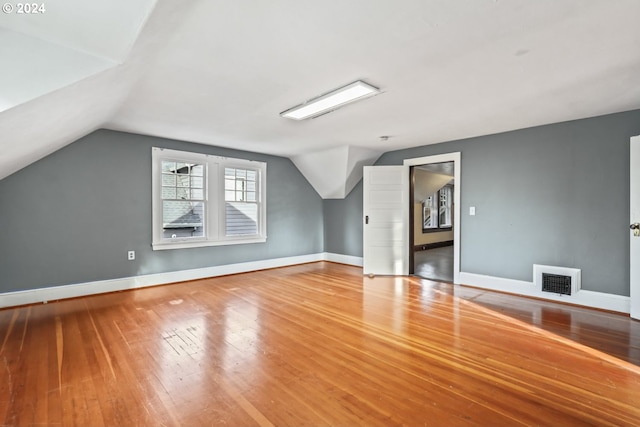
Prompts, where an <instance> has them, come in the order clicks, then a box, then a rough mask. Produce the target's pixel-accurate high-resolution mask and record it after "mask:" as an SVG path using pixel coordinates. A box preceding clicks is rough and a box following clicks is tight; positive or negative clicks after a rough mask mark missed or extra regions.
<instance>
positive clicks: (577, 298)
mask: <svg viewBox="0 0 640 427" xmlns="http://www.w3.org/2000/svg"><path fill="white" fill-rule="evenodd" d="M460 283H461V284H464V285H469V286H475V287H478V288H482V289H489V290H492V291H500V292H506V293H510V294H517V295H523V296H529V297H535V298H542V299H546V300H550V301H559V302H565V303H569V304H577V305H582V306H585V307H591V308H599V309H602V310H611V311H617V312H620V313H629V312H630V311H631V300H630V298H629V297H624V296H620V295H614V294H607V293H604V292H594V291H588V290H584V289H581V290H579V291H578V292H576V293H575V294H573V295H558V294H551V293H548V292H542V291H541V290H540V289H537V288H536V287H535V285H534V284H533V282H525V281H521V280H511V279H504V278H501V277H492V276H484V275H482V274H474V273H464V272H460Z"/></svg>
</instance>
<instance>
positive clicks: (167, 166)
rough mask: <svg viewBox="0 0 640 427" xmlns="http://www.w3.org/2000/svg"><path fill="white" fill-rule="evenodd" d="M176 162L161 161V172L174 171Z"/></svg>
mask: <svg viewBox="0 0 640 427" xmlns="http://www.w3.org/2000/svg"><path fill="white" fill-rule="evenodd" d="M175 170H176V162H165V161H163V162H162V172H175Z"/></svg>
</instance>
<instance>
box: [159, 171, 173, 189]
mask: <svg viewBox="0 0 640 427" xmlns="http://www.w3.org/2000/svg"><path fill="white" fill-rule="evenodd" d="M162 185H166V186H168V187H175V186H176V176H175V175H173V174H166V173H163V174H162Z"/></svg>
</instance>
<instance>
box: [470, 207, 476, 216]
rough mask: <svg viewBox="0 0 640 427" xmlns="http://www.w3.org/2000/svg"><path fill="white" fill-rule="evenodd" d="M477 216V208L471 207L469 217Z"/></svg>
mask: <svg viewBox="0 0 640 427" xmlns="http://www.w3.org/2000/svg"><path fill="white" fill-rule="evenodd" d="M475 214H476V207H475V206H470V207H469V215H475Z"/></svg>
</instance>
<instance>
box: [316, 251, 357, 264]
mask: <svg viewBox="0 0 640 427" xmlns="http://www.w3.org/2000/svg"><path fill="white" fill-rule="evenodd" d="M322 255H323V260H324V261H330V262H337V263H339V264H348V265H353V266H355V267H362V265H363V263H362V257H361V256H351V255H342V254H333V253H330V252H325V253H324V254H322Z"/></svg>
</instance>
